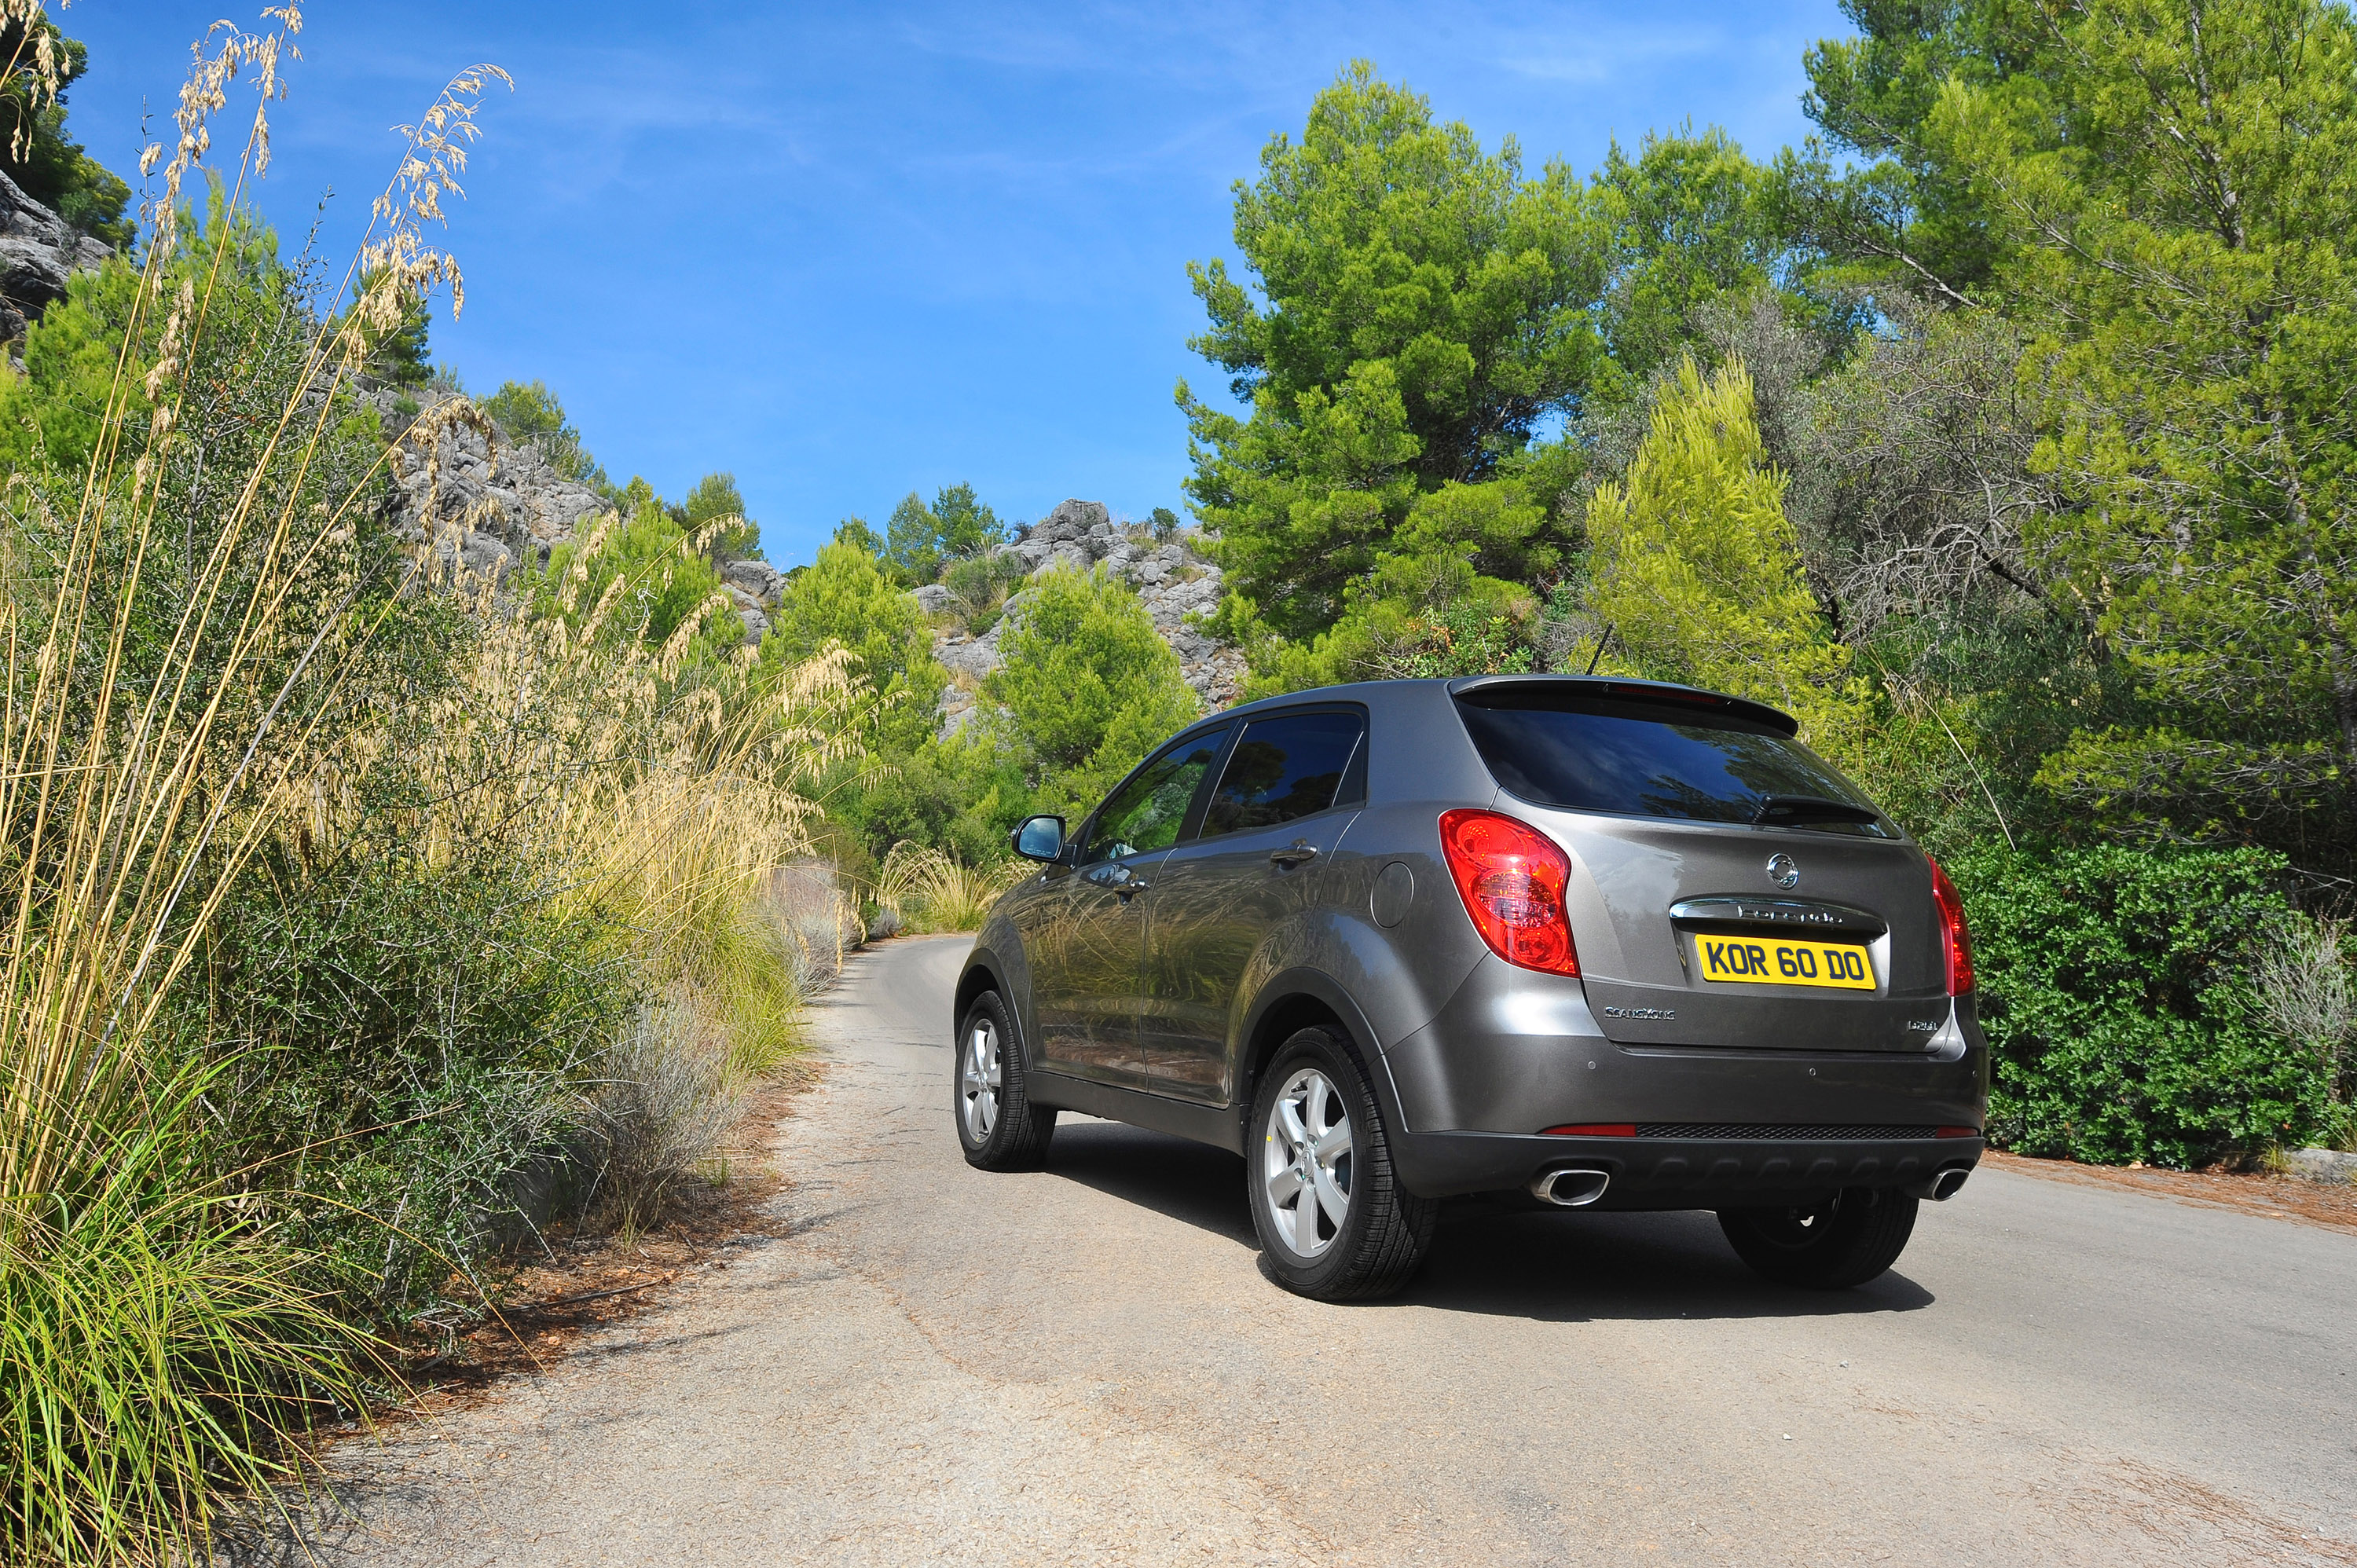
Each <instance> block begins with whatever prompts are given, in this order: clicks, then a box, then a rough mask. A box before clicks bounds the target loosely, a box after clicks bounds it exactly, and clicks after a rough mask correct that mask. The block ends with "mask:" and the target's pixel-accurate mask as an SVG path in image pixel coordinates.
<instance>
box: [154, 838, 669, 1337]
mask: <svg viewBox="0 0 2357 1568" xmlns="http://www.w3.org/2000/svg"><path fill="white" fill-rule="evenodd" d="M277 859H278V857H277V856H274V855H271V856H265V860H264V865H262V866H261V867H258V868H257V874H256V875H252V876H250V877H248V878H247V880H246V882H245V883H244V884H243V885H242V886H241V887H240V889H239V890H238V892H237V894H236V895H235V896H233V897H231V900H230V902H229V903H228V905H227V906H226V907H225V908H223V910H222V912H221V918H220V919H219V920H218V922H217V925H216V929H215V934H214V937H213V940H212V941H211V942H210V945H209V952H208V959H209V961H208V963H207V972H206V976H205V979H206V985H205V987H204V996H203V998H202V999H203V1000H206V1001H209V1002H210V1017H209V1018H207V1019H206V1020H205V1021H204V1026H203V1037H204V1038H206V1039H207V1041H208V1042H209V1047H210V1051H211V1052H212V1053H214V1054H216V1055H220V1054H230V1055H233V1056H234V1058H235V1061H234V1066H233V1069H232V1071H233V1074H234V1077H233V1078H232V1079H231V1086H230V1087H229V1089H228V1090H227V1091H226V1092H224V1093H222V1094H221V1095H220V1096H219V1099H220V1120H221V1126H222V1129H223V1131H224V1132H225V1133H226V1134H227V1135H228V1138H229V1140H230V1142H231V1145H232V1147H233V1148H234V1149H235V1150H236V1151H237V1153H238V1154H239V1155H241V1158H239V1159H238V1160H237V1161H236V1162H235V1163H237V1164H239V1165H249V1166H251V1168H252V1169H253V1171H254V1173H255V1176H254V1179H255V1180H256V1181H257V1182H258V1183H259V1185H260V1186H261V1187H263V1188H264V1190H266V1191H268V1192H269V1193H270V1194H271V1196H272V1199H273V1202H274V1207H276V1208H279V1209H280V1210H281V1211H282V1212H284V1213H286V1214H287V1215H288V1216H289V1218H290V1219H293V1220H294V1221H295V1222H296V1232H297V1234H298V1235H299V1237H300V1240H301V1242H302V1244H303V1245H304V1246H305V1247H306V1248H307V1249H308V1250H310V1251H314V1252H316V1253H317V1254H319V1255H320V1256H321V1257H322V1258H323V1260H324V1261H326V1262H328V1263H329V1264H330V1265H331V1273H332V1275H333V1283H335V1284H336V1286H337V1287H338V1288H339V1290H340V1291H341V1292H342V1293H343V1294H346V1295H348V1296H350V1297H351V1298H353V1299H354V1300H355V1301H356V1303H358V1304H361V1305H364V1306H365V1307H366V1308H367V1309H368V1311H369V1313H370V1314H371V1316H386V1317H392V1318H394V1319H399V1318H403V1317H405V1316H408V1315H409V1314H410V1313H412V1312H414V1311H415V1310H417V1309H418V1308H420V1307H422V1306H425V1305H427V1304H428V1303H430V1302H432V1301H433V1300H435V1299H436V1297H437V1296H438V1295H439V1294H441V1290H442V1287H443V1286H444V1284H445V1283H446V1282H447V1280H448V1278H449V1276H450V1274H451V1272H452V1270H453V1268H454V1267H458V1268H464V1267H465V1266H467V1265H468V1262H470V1261H471V1260H472V1259H473V1258H475V1257H477V1256H478V1255H479V1254H480V1252H481V1251H482V1249H483V1244H484V1243H485V1242H486V1241H488V1240H495V1239H496V1238H497V1237H498V1236H499V1235H500V1232H501V1231H503V1230H506V1229H508V1228H510V1227H511V1226H512V1225H514V1224H516V1223H518V1222H519V1221H520V1219H521V1216H520V1213H519V1210H518V1206H517V1199H518V1197H519V1194H518V1192H517V1189H516V1182H517V1180H518V1178H519V1175H520V1173H522V1172H523V1171H525V1170H526V1169H528V1168H529V1167H530V1166H532V1165H533V1164H534V1163H535V1162H537V1161H539V1160H541V1159H543V1158H544V1157H545V1156H549V1155H555V1154H557V1153H560V1152H561V1150H562V1147H563V1144H564V1142H565V1137H566V1134H567V1133H568V1131H569V1126H568V1122H567V1114H566V1113H567V1104H568V1100H569V1096H570V1090H571V1088H572V1084H573V1080H574V1079H576V1078H578V1077H579V1076H580V1071H579V1069H580V1065H581V1064H582V1063H583V1062H585V1061H587V1059H588V1058H590V1057H592V1056H593V1055H594V1054H595V1053H596V1051H597V1048H598V1047H599V1046H600V1045H601V1044H602V1043H603V1041H604V1039H605V1037H606V1036H607V1035H608V1033H610V1032H611V1030H612V1029H613V1028H614V1027H615V1026H616V1025H617V1021H618V1020H619V1019H621V1018H622V1017H624V1016H625V1015H627V1014H628V1013H629V1011H630V1006H631V1004H632V1003H633V1001H634V1000H635V999H636V993H637V974H636V971H635V967H634V966H633V965H632V964H631V962H630V955H629V953H628V952H627V950H625V949H624V948H623V947H622V946H621V944H620V943H619V942H617V941H615V940H610V938H609V937H608V933H607V932H606V931H605V930H604V929H603V928H602V926H601V925H600V924H599V923H598V922H597V921H595V920H594V919H591V918H583V917H582V916H579V915H573V914H566V913H564V912H561V911H559V910H558V909H556V908H554V907H553V905H552V900H551V892H552V888H551V887H550V886H547V885H546V884H545V882H544V881H543V880H539V879H535V878H534V877H533V876H532V875H529V874H528V873H527V871H526V870H525V869H524V868H522V867H521V866H519V865H516V864H513V863H511V862H507V861H502V860H499V859H490V858H486V859H479V860H477V861H475V862H474V863H472V864H457V865H441V866H432V865H423V864H420V863H419V862H417V861H415V860H393V859H379V858H374V857H371V858H368V859H361V858H358V857H354V858H353V859H351V860H349V861H346V862H344V863H342V864H339V865H330V866H328V867H324V868H322V869H320V870H318V871H316V872H312V873H310V874H307V875H306V874H303V873H302V872H301V871H300V870H299V868H296V867H293V866H290V865H285V863H284V862H283V861H281V862H280V863H279V864H276V865H273V864H271V862H272V861H273V860H277ZM190 1000H191V1001H192V1002H193V1001H196V1000H199V998H198V997H197V996H196V995H195V993H194V988H191V995H190ZM297 1150H307V1151H309V1152H308V1154H307V1155H300V1156H297V1157H293V1158H289V1157H287V1155H288V1153H289V1151H297Z"/></svg>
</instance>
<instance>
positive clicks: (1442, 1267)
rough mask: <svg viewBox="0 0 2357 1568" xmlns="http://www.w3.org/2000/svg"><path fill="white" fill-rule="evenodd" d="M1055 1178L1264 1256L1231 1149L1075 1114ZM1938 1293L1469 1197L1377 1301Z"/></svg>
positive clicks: (1537, 1303)
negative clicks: (1849, 1283)
mask: <svg viewBox="0 0 2357 1568" xmlns="http://www.w3.org/2000/svg"><path fill="white" fill-rule="evenodd" d="M1048 1172H1049V1175H1051V1176H1061V1177H1063V1178H1064V1179H1066V1180H1068V1181H1073V1182H1078V1183H1079V1184H1081V1185H1082V1187H1093V1188H1094V1189H1095V1190H1097V1191H1099V1192H1102V1193H1104V1194H1106V1195H1107V1196H1109V1197H1117V1198H1120V1199H1121V1200H1122V1201H1124V1202H1125V1203H1135V1204H1137V1205H1138V1206H1140V1207H1141V1208H1150V1209H1152V1210H1154V1211H1155V1212H1156V1213H1157V1214H1164V1215H1168V1216H1169V1217H1170V1218H1171V1219H1177V1220H1181V1221H1183V1222H1185V1223H1186V1224H1189V1225H1192V1226H1194V1227H1195V1228H1196V1229H1197V1230H1205V1231H1209V1232H1210V1233H1211V1234H1212V1235H1215V1236H1219V1237H1222V1238H1224V1239H1226V1240H1231V1241H1233V1242H1236V1243H1237V1244H1238V1245H1239V1247H1240V1248H1243V1249H1248V1250H1256V1249H1257V1245H1258V1243H1257V1242H1256V1240H1255V1239H1254V1235H1253V1226H1252V1213H1251V1210H1250V1209H1249V1208H1247V1207H1246V1204H1245V1201H1244V1185H1243V1175H1244V1173H1243V1161H1242V1160H1240V1159H1238V1158H1237V1157H1236V1156H1235V1155H1231V1154H1228V1153H1226V1152H1224V1151H1222V1150H1220V1149H1214V1148H1211V1147H1208V1146H1206V1145H1204V1144H1195V1143H1189V1142H1188V1141H1187V1140H1186V1139H1183V1138H1177V1137H1172V1136H1170V1135H1169V1134H1168V1133H1152V1132H1147V1131H1146V1130H1145V1129H1143V1128H1139V1127H1128V1126H1123V1125H1121V1124H1120V1123H1117V1122H1097V1121H1092V1120H1067V1121H1066V1122H1063V1123H1062V1124H1060V1125H1059V1126H1058V1128H1057V1130H1056V1138H1055V1142H1054V1144H1052V1145H1051V1146H1050V1148H1049V1155H1048ZM1239 1262H1243V1260H1242V1259H1240V1260H1239ZM1936 1299H1937V1298H1936V1297H1934V1296H1933V1295H1932V1293H1931V1292H1930V1291H1927V1290H1925V1289H1924V1288H1923V1287H1922V1286H1921V1285H1920V1284H1917V1283H1915V1282H1914V1281H1913V1280H1911V1279H1909V1278H1908V1277H1907V1276H1906V1275H1905V1274H1902V1273H1897V1272H1895V1271H1894V1272H1893V1273H1887V1274H1885V1275H1883V1276H1882V1277H1881V1278H1880V1279H1878V1280H1876V1281H1874V1282H1873V1283H1869V1284H1866V1285H1861V1286H1859V1287H1858V1288H1857V1289H1856V1290H1846V1291H1811V1290H1795V1289H1792V1287H1790V1286H1786V1285H1779V1284H1773V1283H1770V1282H1769V1281H1766V1280H1763V1279H1761V1278H1760V1276H1759V1275H1757V1274H1755V1273H1752V1272H1751V1271H1750V1270H1749V1268H1747V1267H1746V1266H1745V1265H1744V1264H1743V1262H1741V1260H1739V1259H1738V1258H1737V1257H1736V1255H1735V1253H1734V1252H1733V1251H1732V1250H1730V1249H1729V1248H1728V1246H1727V1239H1726V1238H1725V1237H1724V1236H1722V1235H1720V1234H1719V1230H1718V1220H1717V1218H1716V1217H1715V1216H1713V1215H1710V1214H1706V1213H1696V1212H1671V1213H1662V1214H1563V1213H1548V1212H1546V1211H1544V1210H1525V1209H1519V1208H1507V1207H1502V1206H1499V1205H1495V1204H1491V1203H1489V1202H1487V1201H1485V1200H1481V1199H1464V1200H1453V1201H1451V1202H1450V1203H1449V1204H1448V1206H1447V1207H1446V1208H1444V1209H1443V1210H1442V1213H1441V1219H1440V1230H1439V1233H1438V1234H1437V1236H1435V1237H1434V1239H1433V1244H1432V1252H1431V1255H1430V1256H1429V1257H1428V1258H1426V1261H1425V1265H1424V1268H1423V1270H1422V1271H1421V1272H1420V1273H1418V1274H1417V1275H1416V1277H1415V1280H1414V1281H1412V1282H1410V1283H1409V1285H1408V1287H1407V1289H1405V1291H1403V1292H1401V1293H1400V1294H1398V1295H1395V1296H1392V1297H1390V1298H1388V1299H1386V1300H1384V1301H1382V1302H1375V1303H1370V1304H1369V1306H1370V1307H1372V1308H1374V1309H1381V1308H1383V1307H1392V1306H1401V1305H1413V1306H1421V1307H1426V1308H1428V1309H1432V1310H1437V1311H1441V1312H1462V1313H1473V1314H1482V1315H1489V1316H1507V1317H1527V1318H1531V1319H1534V1320H1536V1321H1541V1322H1554V1323H1577V1322H1584V1321H1588V1320H1592V1319H1620V1320H1634V1319H1663V1318H1680V1317H1690V1318H1696V1319H1701V1318H1731V1317H1829V1316H1854V1315H1857V1314H1860V1313H1879V1312H1917V1311H1921V1309H1922V1308H1924V1307H1927V1306H1930V1305H1932V1303H1933V1302H1934V1300H1936Z"/></svg>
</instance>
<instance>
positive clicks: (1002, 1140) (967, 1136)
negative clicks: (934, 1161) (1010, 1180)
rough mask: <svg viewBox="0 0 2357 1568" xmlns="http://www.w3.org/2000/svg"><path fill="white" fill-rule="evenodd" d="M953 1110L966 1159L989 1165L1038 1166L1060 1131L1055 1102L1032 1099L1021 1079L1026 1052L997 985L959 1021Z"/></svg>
mask: <svg viewBox="0 0 2357 1568" xmlns="http://www.w3.org/2000/svg"><path fill="white" fill-rule="evenodd" d="M950 1110H951V1112H952V1114H953V1115H954V1116H955V1117H956V1119H957V1134H958V1144H959V1146H960V1147H961V1148H963V1149H964V1151H965V1163H966V1164H968V1165H973V1166H974V1167H975V1168H976V1169H979V1170H985V1171H1036V1170H1038V1169H1039V1166H1040V1165H1041V1164H1042V1163H1043V1162H1044V1161H1045V1160H1046V1159H1047V1157H1048V1140H1049V1139H1050V1138H1052V1137H1054V1136H1055V1133H1056V1108H1055V1107H1054V1106H1052V1105H1034V1104H1032V1103H1031V1097H1030V1095H1029V1094H1028V1092H1027V1091H1026V1089H1025V1085H1024V1081H1023V1053H1022V1050H1021V1048H1020V1047H1018V1046H1017V1043H1016V1039H1015V1030H1014V1028H1013V1027H1012V1026H1010V1024H1009V1022H1008V1020H1007V1016H1006V1004H1004V1003H1002V1002H1000V1001H999V999H998V993H996V991H985V992H984V993H982V994H981V995H979V996H977V997H975V998H974V1004H973V1005H972V1006H970V1007H968V1008H967V1009H966V1010H965V1017H964V1019H963V1021H961V1022H960V1023H959V1025H958V1047H957V1065H956V1067H955V1069H953V1070H952V1073H951V1076H950Z"/></svg>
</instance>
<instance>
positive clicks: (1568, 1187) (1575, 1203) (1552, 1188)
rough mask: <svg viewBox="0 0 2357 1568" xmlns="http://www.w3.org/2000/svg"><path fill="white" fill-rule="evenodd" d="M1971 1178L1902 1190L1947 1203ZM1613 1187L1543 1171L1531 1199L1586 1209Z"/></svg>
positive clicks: (1598, 1177)
mask: <svg viewBox="0 0 2357 1568" xmlns="http://www.w3.org/2000/svg"><path fill="white" fill-rule="evenodd" d="M1972 1174H1973V1173H1972V1170H1971V1168H1970V1167H1968V1166H1965V1165H1949V1166H1947V1167H1945V1168H1944V1169H1942V1170H1936V1171H1933V1172H1932V1174H1931V1175H1930V1176H1926V1177H1924V1178H1923V1179H1922V1180H1921V1181H1919V1182H1916V1183H1914V1184H1913V1185H1912V1186H1910V1187H1903V1188H1901V1189H1900V1190H1901V1191H1903V1192H1905V1193H1906V1194H1907V1196H1908V1197H1918V1198H1925V1199H1928V1200H1929V1201H1931V1202H1932V1203H1945V1202H1947V1201H1948V1199H1950V1198H1952V1197H1955V1196H1956V1193H1957V1192H1958V1190H1959V1189H1961V1188H1962V1187H1964V1178H1965V1177H1967V1176H1971V1175H1972ZM1611 1185H1612V1173H1611V1172H1609V1171H1599V1170H1595V1169H1592V1168H1587V1167H1583V1166H1578V1165H1572V1166H1568V1167H1561V1168H1557V1169H1555V1170H1551V1171H1541V1172H1540V1173H1539V1174H1538V1175H1536V1176H1533V1177H1532V1178H1531V1196H1532V1197H1535V1198H1537V1199H1538V1200H1539V1201H1540V1202H1541V1203H1551V1204H1553V1205H1554V1206H1555V1208H1587V1206H1588V1205H1589V1204H1591V1203H1594V1202H1595V1201H1596V1200H1597V1199H1598V1198H1599V1197H1603V1196H1604V1189H1605V1188H1606V1187H1610V1186H1611Z"/></svg>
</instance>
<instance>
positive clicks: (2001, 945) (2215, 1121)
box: [1948, 845, 2330, 1166]
mask: <svg viewBox="0 0 2357 1568" xmlns="http://www.w3.org/2000/svg"><path fill="white" fill-rule="evenodd" d="M1948 869H1949V870H1950V872H1951V873H1952V874H1953V875H1954V877H1955V879H1956V882H1957V884H1958V886H1959V887H1960V888H1961V889H1962V891H1963V893H1964V908H1965V910H1966V913H1967V916H1968V918H1969V919H1970V921H1971V924H1972V929H1973V937H1974V943H1975V951H1976V957H1977V960H1978V967H1979V972H1980V979H1981V1017H1982V1022H1983V1023H1984V1025H1985V1026H1986V1028H1987V1030H1988V1034H1989V1040H1990V1045H1991V1047H1992V1050H1993V1053H1994V1056H1995V1058H1996V1082H1995V1087H1994V1091H1993V1094H1992V1098H1991V1104H1990V1109H1989V1126H1990V1135H1991V1138H1992V1141H1994V1142H1996V1143H1997V1144H2002V1145H2004V1146H2006V1147H2009V1148H2012V1149H2014V1150H2016V1151H2018V1152H2019V1153H2022V1154H2029V1155H2068V1156H2070V1157H2072V1158H2073V1159H2081V1160H2089V1161H2099V1162H2107V1163H2118V1162H2122V1161H2126V1160H2142V1161H2145V1162H2147V1163H2148V1164H2153V1165H2179V1166H2192V1165H2201V1164H2203V1163H2206V1162H2209V1161H2212V1160H2216V1159H2221V1158H2232V1157H2234V1156H2236V1155H2250V1154H2253V1153H2255V1152H2256V1151H2257V1150H2259V1149H2261V1148H2263V1147H2265V1146H2266V1145H2268V1144H2284V1143H2291V1144H2298V1143H2302V1142H2306V1141H2308V1140H2309V1139H2310V1138H2311V1137H2313V1136H2314V1135H2316V1134H2317V1133H2319V1131H2320V1130H2321V1129H2322V1127H2323V1126H2324V1124H2325V1122H2326V1121H2327V1119H2328V1117H2329V1115H2330V1111H2329V1105H2330V1074H2329V1071H2328V1070H2327V1069H2326V1067H2325V1065H2324V1063H2323V1062H2322V1061H2321V1059H2320V1058H2319V1057H2318V1056H2317V1054H2316V1053H2315V1052H2314V1051H2313V1050H2311V1049H2309V1048H2308V1047H2306V1046H2305V1045H2304V1044H2302V1043H2295V1042H2291V1041H2287V1040H2285V1039H2283V1038H2281V1037H2279V1036H2276V1035H2275V1034H2273V1033H2271V1032H2270V1031H2269V1030H2267V1029H2266V1027H2265V1026H2263V1025H2262V1024H2261V1022H2260V1021H2259V1018H2258V1016H2257V1014H2256V1010H2255V1006H2254V1003H2255V997H2254V995H2253V993H2252V986H2251V982H2250V980H2249V978H2248V970H2249V965H2250V964H2251V962H2252V961H2253V958H2254V955H2255V951H2256V950H2257V948H2258V945H2259V944H2260V943H2263V942H2265V941H2267V940H2270V939H2272V938H2275V937H2276V936H2277V935H2278V933H2279V932H2280V931H2281V930H2282V929H2283V928H2284V926H2285V925H2286V924H2287V922H2288V921H2290V920H2291V919H2292V918H2294V916H2293V913H2292V909H2291V906H2290V903H2289V901H2288V900H2287V897H2286V896H2285V893H2284V889H2283V884H2282V876H2283V870H2284V863H2283V861H2282V860H2281V859H2280V858H2279V857H2277V856H2276V855H2273V854H2267V853H2266V852H2264V851H2259V850H2235V851H2207V850H2175V851H2169V850H2150V849H2136V848H2128V847H2125V846H2118V845H2107V846H2104V847H2099V848H2092V849H2073V850H2064V851H2060V852H2057V853H2052V854H2015V853H2012V852H2010V851H2007V850H2001V849H2000V850H1995V851H1984V852H1977V853H1974V854H1964V855H1961V856H1958V857H1955V858H1954V859H1953V860H1952V861H1950V862H1949V863H1948Z"/></svg>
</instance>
